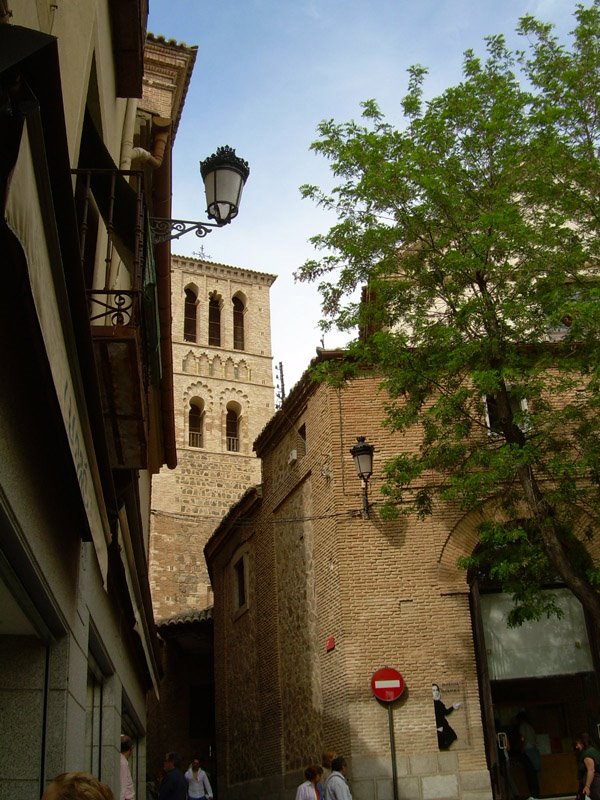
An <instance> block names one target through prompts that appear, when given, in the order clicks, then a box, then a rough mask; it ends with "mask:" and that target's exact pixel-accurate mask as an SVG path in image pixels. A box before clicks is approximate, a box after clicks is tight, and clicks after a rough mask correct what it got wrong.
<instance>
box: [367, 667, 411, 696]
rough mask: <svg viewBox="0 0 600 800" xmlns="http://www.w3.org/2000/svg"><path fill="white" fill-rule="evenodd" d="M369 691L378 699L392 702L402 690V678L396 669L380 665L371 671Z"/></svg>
mask: <svg viewBox="0 0 600 800" xmlns="http://www.w3.org/2000/svg"><path fill="white" fill-rule="evenodd" d="M371 691H372V692H373V694H374V695H375V697H376V698H377V699H378V700H383V702H384V703H392V702H393V701H394V700H397V699H398V698H399V697H400V695H401V694H402V692H403V691H404V678H403V677H402V675H400V673H399V672H398V670H397V669H393V668H392V667H382V669H378V670H377V672H374V673H373V677H372V678H371Z"/></svg>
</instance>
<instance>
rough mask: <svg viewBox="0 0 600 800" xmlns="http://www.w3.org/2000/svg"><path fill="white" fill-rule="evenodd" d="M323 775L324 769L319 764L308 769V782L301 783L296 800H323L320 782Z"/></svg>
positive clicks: (306, 775)
mask: <svg viewBox="0 0 600 800" xmlns="http://www.w3.org/2000/svg"><path fill="white" fill-rule="evenodd" d="M322 774H323V767H321V766H320V765H319V764H314V765H313V766H310V767H307V768H306V769H305V770H304V777H305V778H306V780H305V781H304V783H301V784H300V786H299V787H298V789H297V791H296V800H321V798H320V794H319V781H320V780H321V775H322Z"/></svg>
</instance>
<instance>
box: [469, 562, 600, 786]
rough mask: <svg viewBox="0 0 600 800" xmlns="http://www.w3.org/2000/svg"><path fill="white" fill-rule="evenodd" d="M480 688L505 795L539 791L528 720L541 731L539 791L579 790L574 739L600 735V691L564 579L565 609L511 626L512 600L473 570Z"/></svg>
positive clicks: (559, 591)
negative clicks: (528, 751) (532, 776)
mask: <svg viewBox="0 0 600 800" xmlns="http://www.w3.org/2000/svg"><path fill="white" fill-rule="evenodd" d="M470 587H471V613H472V620H473V628H474V632H475V643H476V649H477V662H478V667H479V669H478V672H479V681H480V694H481V699H482V711H483V717H484V719H483V722H484V730H485V733H486V746H487V752H488V763H489V765H490V772H491V775H492V785H493V787H494V793H495V794H496V796H497V797H499V798H502V800H513V799H514V798H515V797H529V796H531V795H532V790H531V785H530V783H529V782H528V779H527V768H528V767H529V764H528V761H526V758H527V757H526V755H525V754H524V752H523V743H522V741H521V735H522V733H523V728H522V727H521V722H522V720H523V715H525V717H526V718H527V719H528V720H529V722H530V724H531V725H532V726H533V729H534V730H535V734H536V745H537V748H538V750H539V753H540V764H541V769H540V771H539V773H538V776H537V777H538V779H539V795H538V796H539V797H542V798H543V797H553V798H554V797H561V796H569V797H573V796H574V794H575V793H576V789H577V781H576V769H577V767H576V759H575V754H574V752H573V739H574V737H575V735H577V734H578V733H580V732H581V731H588V732H589V733H590V734H591V735H592V736H593V737H594V738H596V739H597V738H599V734H600V695H599V692H598V683H597V678H596V673H595V668H594V653H593V647H592V645H591V643H590V637H589V635H588V630H587V625H586V620H585V615H584V612H583V609H582V607H581V604H580V603H579V602H578V600H577V599H576V598H575V597H574V596H573V595H572V594H571V592H570V591H569V590H568V589H566V588H565V587H563V586H560V585H557V586H549V587H548V588H547V589H545V591H547V592H552V593H553V594H554V596H555V597H556V602H557V605H558V606H559V608H560V609H561V611H562V616H561V617H560V618H557V617H551V618H543V619H541V620H539V621H536V622H526V623H524V624H523V625H522V626H520V627H517V628H509V627H508V625H507V622H506V619H507V615H508V611H509V610H510V607H511V605H512V599H511V597H510V596H509V595H506V594H503V593H501V592H500V591H499V589H498V586H496V585H494V584H493V583H492V582H491V581H489V579H488V578H487V576H486V575H482V574H479V575H477V576H470Z"/></svg>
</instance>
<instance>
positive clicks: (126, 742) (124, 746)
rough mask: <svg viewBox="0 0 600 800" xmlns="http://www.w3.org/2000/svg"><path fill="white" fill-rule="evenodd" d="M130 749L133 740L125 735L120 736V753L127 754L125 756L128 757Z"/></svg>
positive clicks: (131, 748)
mask: <svg viewBox="0 0 600 800" xmlns="http://www.w3.org/2000/svg"><path fill="white" fill-rule="evenodd" d="M132 750H133V742H132V740H131V738H130V737H129V736H125V735H123V736H121V753H122V754H123V755H124V756H127V758H129V756H130V755H131V751H132Z"/></svg>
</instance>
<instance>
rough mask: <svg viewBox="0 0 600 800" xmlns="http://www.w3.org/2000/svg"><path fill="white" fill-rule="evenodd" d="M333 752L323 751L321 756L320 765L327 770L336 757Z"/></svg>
mask: <svg viewBox="0 0 600 800" xmlns="http://www.w3.org/2000/svg"><path fill="white" fill-rule="evenodd" d="M336 755H337V754H336V752H335V750H325V752H324V753H323V755H322V756H321V764H323V766H324V767H326V768H327V769H331V762H332V761H333V759H334V758H335V757H336Z"/></svg>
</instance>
